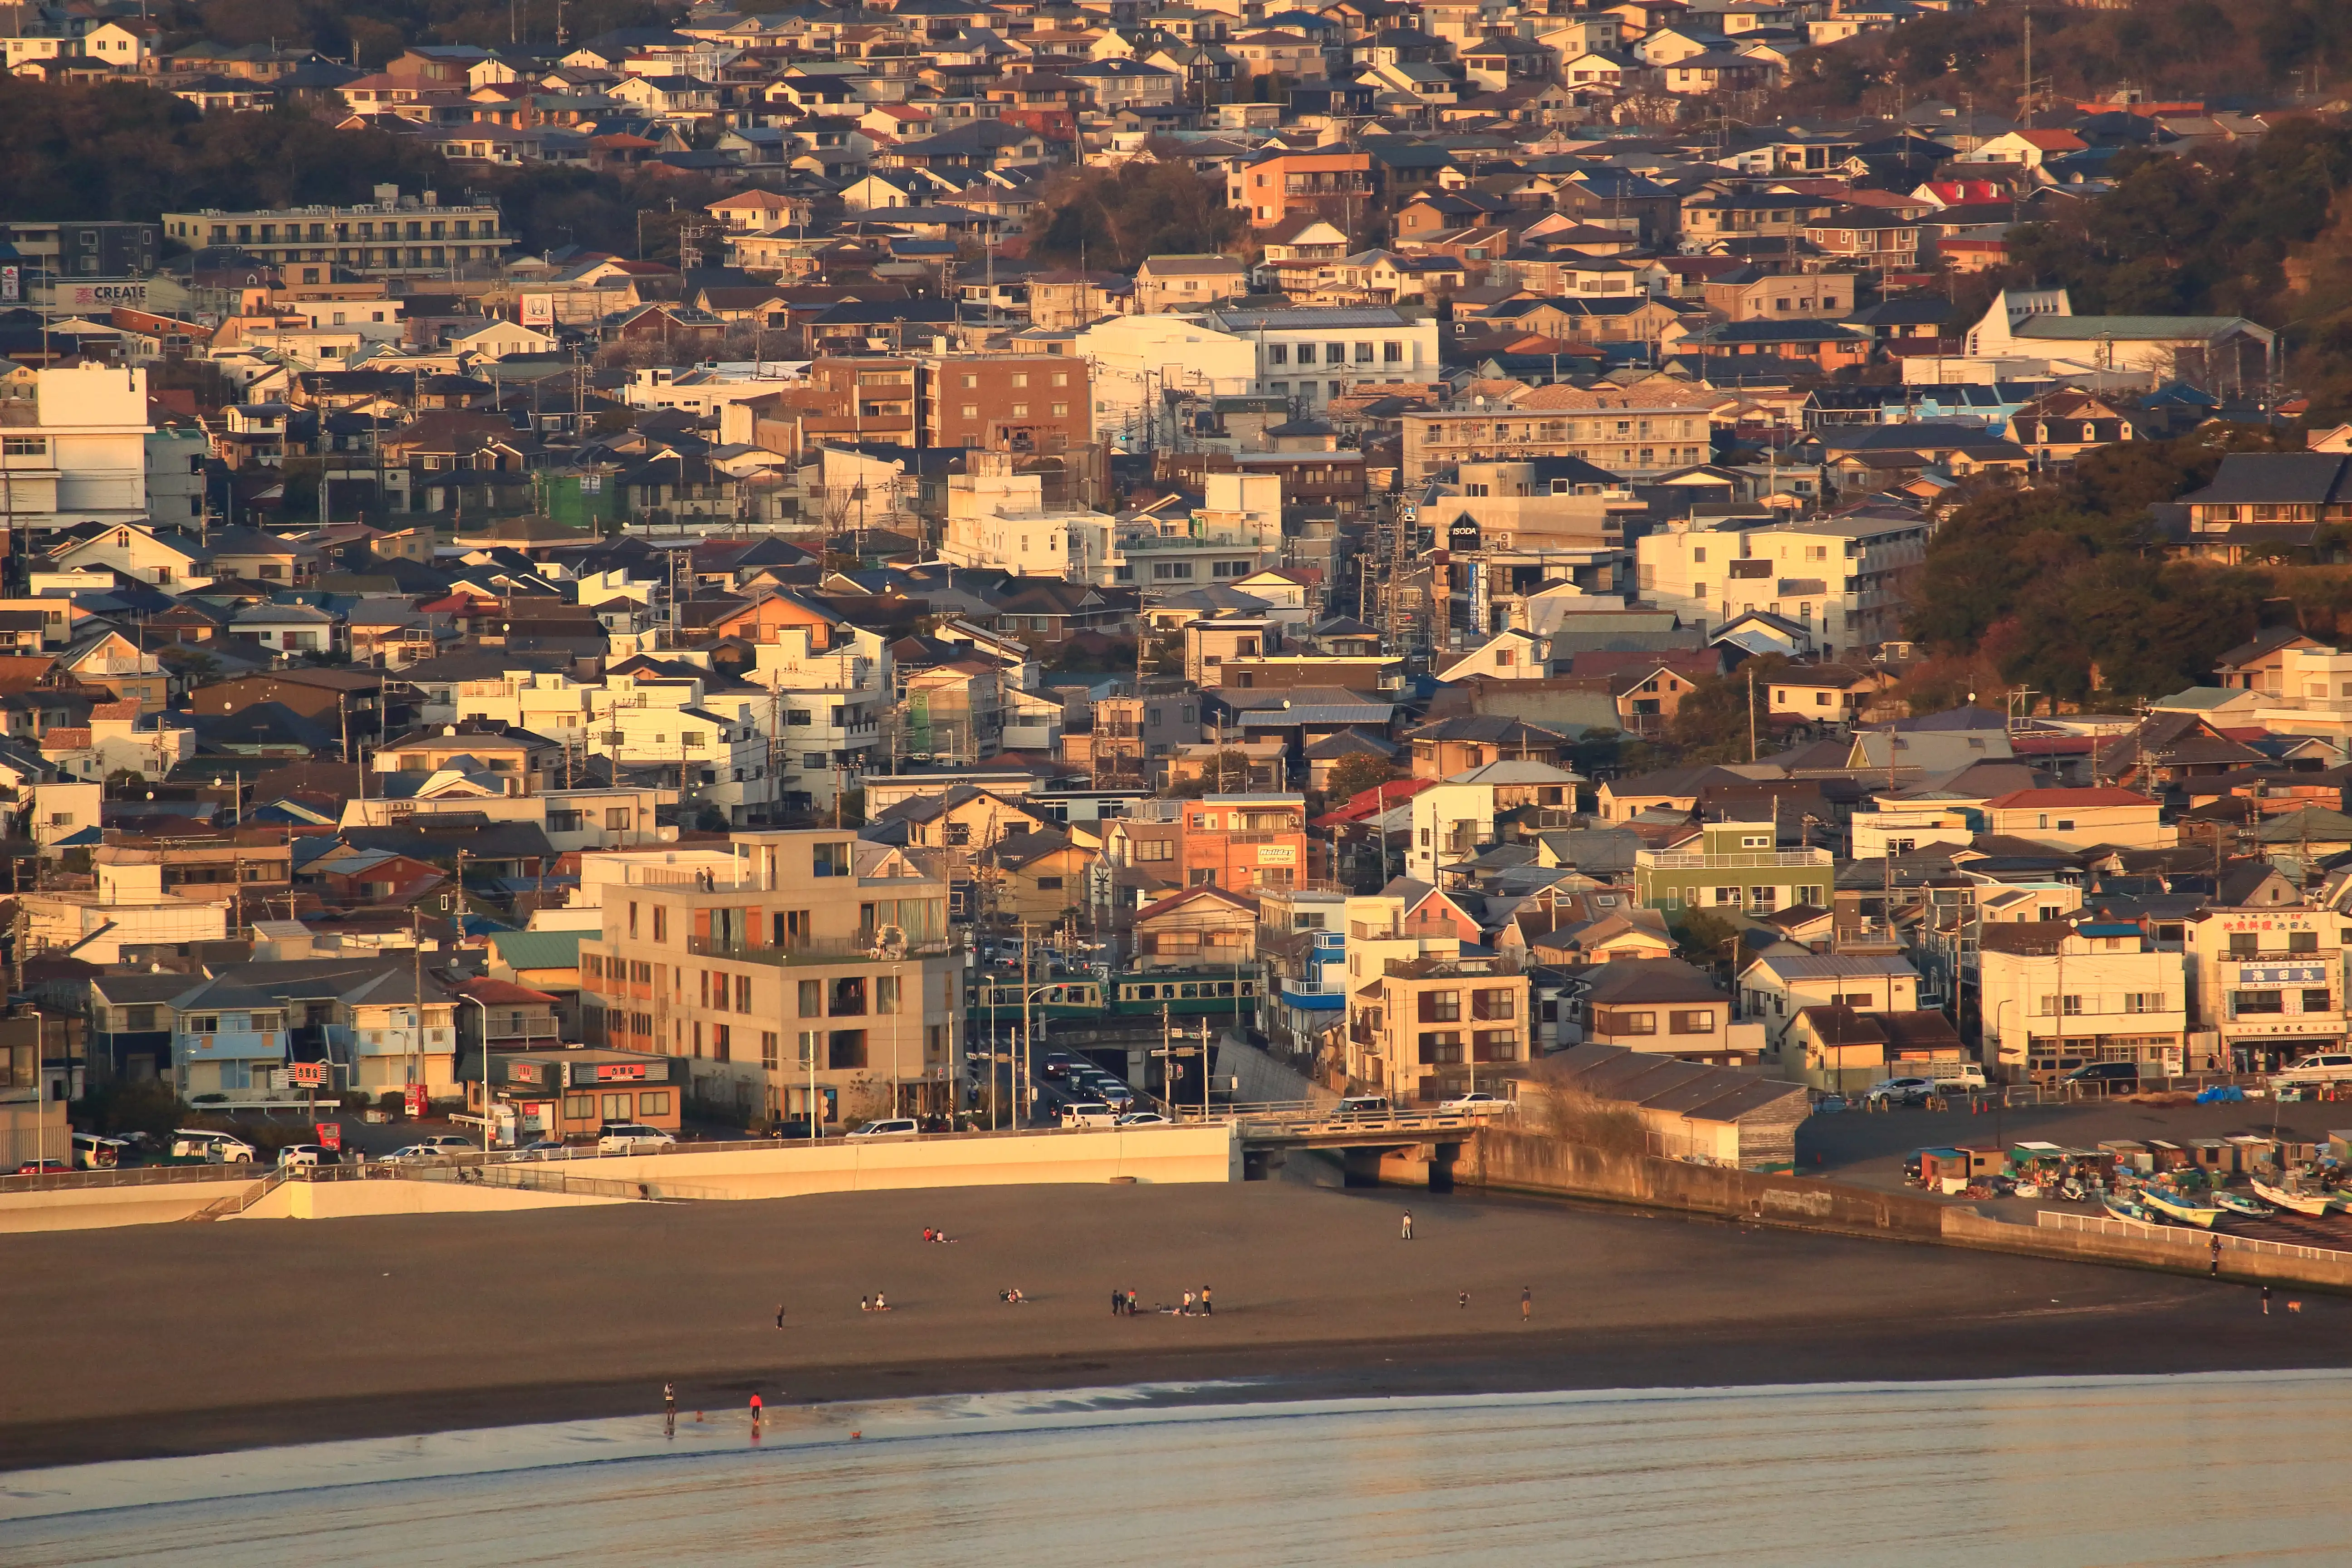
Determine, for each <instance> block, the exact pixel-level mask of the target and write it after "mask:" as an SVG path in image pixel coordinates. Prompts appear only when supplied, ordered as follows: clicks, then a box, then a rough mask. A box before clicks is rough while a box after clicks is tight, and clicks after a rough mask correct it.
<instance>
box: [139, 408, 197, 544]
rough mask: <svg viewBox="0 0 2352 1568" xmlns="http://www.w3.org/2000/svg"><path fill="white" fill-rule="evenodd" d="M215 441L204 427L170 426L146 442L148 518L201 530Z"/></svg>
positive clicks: (157, 431) (152, 433) (192, 425)
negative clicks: (207, 461) (207, 466)
mask: <svg viewBox="0 0 2352 1568" xmlns="http://www.w3.org/2000/svg"><path fill="white" fill-rule="evenodd" d="M211 455H212V441H211V439H210V438H209V437H206V436H205V430H204V426H201V425H197V424H194V423H193V422H191V423H189V424H187V425H167V426H163V428H162V429H160V430H150V431H148V432H147V436H146V440H145V454H144V456H145V461H146V468H147V475H146V496H147V515H148V516H149V517H151V518H152V519H154V520H155V521H157V522H159V523H163V524H164V525H165V526H167V527H168V526H171V525H173V524H177V525H179V526H181V527H183V528H201V527H202V526H203V522H204V515H205V458H207V457H209V456H211Z"/></svg>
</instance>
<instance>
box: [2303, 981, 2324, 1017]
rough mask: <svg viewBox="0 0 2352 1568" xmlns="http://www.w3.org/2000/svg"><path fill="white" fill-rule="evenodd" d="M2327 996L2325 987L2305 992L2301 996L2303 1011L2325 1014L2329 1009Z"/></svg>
mask: <svg viewBox="0 0 2352 1568" xmlns="http://www.w3.org/2000/svg"><path fill="white" fill-rule="evenodd" d="M2328 995H2329V993H2328V990H2327V987H2326V986H2325V985H2321V986H2318V987H2315V988H2314V989H2312V990H2309V991H2305V993H2304V994H2303V1010H2304V1011H2305V1012H2306V1013H2325V1012H2327V1011H2328V1010H2329V1007H2330V1003H2329V1001H2328Z"/></svg>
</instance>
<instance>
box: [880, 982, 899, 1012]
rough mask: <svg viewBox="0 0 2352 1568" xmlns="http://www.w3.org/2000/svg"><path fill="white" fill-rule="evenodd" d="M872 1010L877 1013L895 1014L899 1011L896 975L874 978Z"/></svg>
mask: <svg viewBox="0 0 2352 1568" xmlns="http://www.w3.org/2000/svg"><path fill="white" fill-rule="evenodd" d="M874 1010H875V1011H876V1012H877V1013H896V1012H898V1010H899V1008H898V976H897V975H895V974H877V975H876V976H875V977H874Z"/></svg>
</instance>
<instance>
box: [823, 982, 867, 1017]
mask: <svg viewBox="0 0 2352 1568" xmlns="http://www.w3.org/2000/svg"><path fill="white" fill-rule="evenodd" d="M826 1011H827V1016H830V1017H835V1018H862V1017H864V1016H866V976H864V975H863V974H843V975H838V976H836V977H835V980H834V982H833V1001H832V1005H831V1006H830V1007H829V1008H828V1009H827V1010H826Z"/></svg>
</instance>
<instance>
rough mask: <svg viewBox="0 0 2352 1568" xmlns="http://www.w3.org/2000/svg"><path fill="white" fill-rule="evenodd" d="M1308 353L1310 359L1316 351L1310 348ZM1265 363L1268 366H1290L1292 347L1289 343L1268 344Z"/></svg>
mask: <svg viewBox="0 0 2352 1568" xmlns="http://www.w3.org/2000/svg"><path fill="white" fill-rule="evenodd" d="M1314 353H1315V351H1314V349H1313V348H1312V347H1311V346H1310V347H1309V348H1308V349H1307V355H1308V357H1309V358H1312V357H1313V355H1314ZM1265 363H1268V364H1288V363H1290V345H1289V344H1287V343H1268V344H1266V345H1265ZM1302 363H1303V362H1302Z"/></svg>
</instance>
